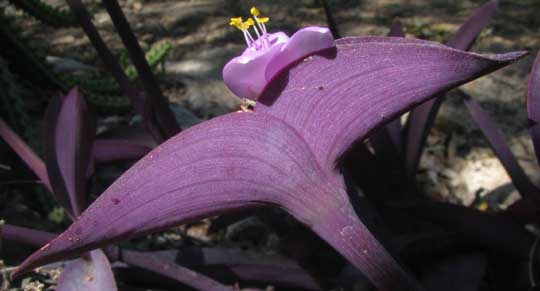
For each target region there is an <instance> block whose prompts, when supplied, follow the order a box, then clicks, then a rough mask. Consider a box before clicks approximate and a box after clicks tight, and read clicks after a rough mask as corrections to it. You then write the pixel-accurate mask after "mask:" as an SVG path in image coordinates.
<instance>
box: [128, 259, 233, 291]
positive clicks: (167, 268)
mask: <svg viewBox="0 0 540 291" xmlns="http://www.w3.org/2000/svg"><path fill="white" fill-rule="evenodd" d="M122 258H123V260H124V262H126V263H127V264H129V265H132V266H136V267H139V268H142V269H146V270H149V271H151V272H154V273H157V274H160V275H162V276H165V277H167V278H170V279H173V280H175V281H178V282H181V283H183V284H185V285H187V286H190V287H192V288H195V289H197V290H212V291H232V290H233V289H232V288H231V287H229V286H225V285H223V284H221V283H219V282H217V281H215V280H214V279H212V278H209V277H207V276H205V275H203V274H200V273H197V272H194V271H192V270H190V269H188V268H186V267H183V266H181V265H178V264H176V263H174V262H173V261H171V260H170V259H168V258H165V259H163V258H162V257H160V256H156V255H153V254H151V253H150V254H148V253H143V252H136V251H128V250H124V251H122ZM172 259H174V258H172Z"/></svg>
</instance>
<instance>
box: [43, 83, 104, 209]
mask: <svg viewBox="0 0 540 291" xmlns="http://www.w3.org/2000/svg"><path fill="white" fill-rule="evenodd" d="M46 127H47V128H46V157H47V169H48V172H49V173H50V178H51V183H52V185H53V190H54V193H55V194H56V195H58V196H60V201H59V202H60V203H61V204H62V205H63V206H64V207H65V208H66V209H68V211H69V212H70V213H71V214H72V215H74V216H78V215H79V214H80V213H82V211H83V210H84V209H85V208H86V203H87V201H86V199H87V197H86V195H87V194H86V187H87V184H86V183H87V174H88V169H89V167H90V163H91V162H93V161H92V160H91V153H92V145H93V140H94V137H95V124H94V120H93V118H92V116H91V115H90V112H89V111H88V107H87V105H86V102H85V100H84V97H83V96H82V95H81V94H80V93H79V91H78V90H77V89H73V90H71V91H70V92H69V94H68V95H67V96H66V97H64V98H63V99H61V98H56V99H54V100H53V101H52V102H51V104H50V106H49V108H48V110H47V114H46Z"/></svg>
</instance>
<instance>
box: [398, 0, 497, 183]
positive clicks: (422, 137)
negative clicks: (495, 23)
mask: <svg viewBox="0 0 540 291" xmlns="http://www.w3.org/2000/svg"><path fill="white" fill-rule="evenodd" d="M497 6H498V1H497V0H491V1H489V2H487V3H486V4H484V5H482V6H481V7H479V8H478V9H476V11H475V12H474V13H473V15H472V16H471V17H470V18H469V19H468V20H467V21H466V22H465V23H464V24H463V25H462V26H461V27H460V28H459V29H458V31H457V32H456V33H455V34H454V36H452V37H451V38H450V39H449V40H448V42H447V45H448V46H451V47H453V48H456V49H459V50H468V49H469V48H470V47H471V46H472V44H473V43H474V40H475V39H476V37H477V36H478V35H479V34H480V32H481V31H482V29H484V27H486V26H487V25H488V24H489V23H490V21H491V18H493V16H494V15H495V12H497ZM443 101H444V95H439V96H436V97H435V98H433V99H432V100H429V101H427V102H426V103H424V104H422V105H420V106H418V107H416V108H414V109H413V110H412V111H411V113H410V114H409V118H408V120H407V126H406V133H405V136H406V157H405V167H406V170H407V175H408V176H409V177H411V178H412V177H414V175H415V174H416V170H417V168H418V163H419V162H420V157H421V156H422V151H423V150H424V145H425V141H426V138H427V135H428V133H429V130H430V129H431V127H432V126H433V122H434V120H435V116H436V115H437V112H438V111H439V108H440V106H441V104H442V102H443Z"/></svg>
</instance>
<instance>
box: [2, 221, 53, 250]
mask: <svg viewBox="0 0 540 291" xmlns="http://www.w3.org/2000/svg"><path fill="white" fill-rule="evenodd" d="M56 236H57V234H54V233H50V232H46V231H41V230H35V229H31V228H26V227H21V226H15V225H10V224H0V238H2V239H5V240H10V241H15V242H18V243H21V244H25V245H30V246H33V247H36V248H40V247H42V246H44V245H45V244H46V243H48V242H49V241H50V240H52V239H53V238H55V237H56Z"/></svg>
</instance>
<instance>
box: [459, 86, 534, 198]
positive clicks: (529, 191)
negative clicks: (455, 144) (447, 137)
mask: <svg viewBox="0 0 540 291" xmlns="http://www.w3.org/2000/svg"><path fill="white" fill-rule="evenodd" d="M463 94H464V93H463ZM464 101H465V105H466V106H467V109H468V110H469V112H470V113H471V116H472V118H473V119H474V121H475V122H476V124H477V125H478V127H479V128H480V130H482V133H483V134H484V136H485V137H486V138H487V140H488V141H489V145H490V146H491V148H492V149H493V151H494V152H495V155H497V157H498V158H499V160H500V161H501V163H502V165H503V166H504V169H505V170H506V172H507V173H508V175H509V176H510V178H511V179H512V182H513V183H514V186H515V187H516V189H517V190H518V191H519V193H520V194H521V196H522V197H524V198H526V199H527V200H528V201H531V202H534V203H536V204H539V203H540V190H539V189H538V188H537V187H536V186H535V185H534V184H533V183H532V182H531V180H530V179H529V177H527V174H525V172H524V171H523V169H522V168H521V166H520V165H519V163H518V161H517V159H516V157H515V156H514V154H513V153H512V151H511V150H510V147H509V146H508V144H507V143H506V141H505V139H504V136H503V134H502V133H501V132H500V131H499V129H498V128H497V124H496V123H495V121H494V120H493V119H492V118H491V116H489V114H488V113H487V112H485V111H484V110H483V109H482V107H480V105H479V104H478V103H477V102H476V101H475V100H474V99H472V98H471V97H470V96H468V95H466V94H464Z"/></svg>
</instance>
